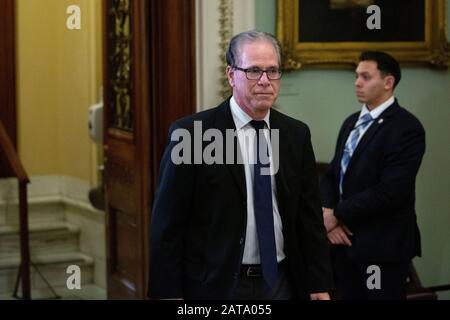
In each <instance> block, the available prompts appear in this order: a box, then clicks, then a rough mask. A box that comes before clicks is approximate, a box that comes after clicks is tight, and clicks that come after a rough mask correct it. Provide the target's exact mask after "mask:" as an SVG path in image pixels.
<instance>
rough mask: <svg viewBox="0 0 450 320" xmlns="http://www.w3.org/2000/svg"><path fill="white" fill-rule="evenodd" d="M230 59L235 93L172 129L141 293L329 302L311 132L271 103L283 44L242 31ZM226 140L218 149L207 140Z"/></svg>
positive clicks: (277, 83)
mask: <svg viewBox="0 0 450 320" xmlns="http://www.w3.org/2000/svg"><path fill="white" fill-rule="evenodd" d="M227 63H228V67H227V69H226V73H227V76H228V81H229V84H230V86H231V87H232V90H233V95H232V97H231V98H229V99H227V100H226V101H224V102H223V103H221V104H220V105H219V106H218V107H216V108H214V109H211V110H207V111H204V112H200V113H197V114H195V115H192V116H189V117H186V118H184V119H181V120H178V121H176V122H175V123H174V124H173V125H172V127H171V129H170V133H169V135H170V137H171V141H170V142H169V145H168V147H167V149H166V151H165V153H164V156H163V159H162V163H161V171H160V179H159V186H158V190H157V193H156V198H155V202H154V207H153V214H152V219H151V220H152V222H151V230H150V237H151V239H150V242H151V245H150V250H151V252H150V279H149V295H150V297H151V298H156V299H170V298H184V299H291V298H304V297H307V298H311V299H328V298H329V295H328V293H327V291H328V290H329V289H330V288H331V286H332V284H331V281H332V280H331V278H332V277H331V268H330V264H329V263H330V261H329V251H328V241H327V238H326V232H325V228H324V225H323V217H322V212H321V209H320V191H319V185H318V181H317V174H316V167H315V166H316V165H315V159H314V154H313V149H312V146H311V141H310V133H309V129H308V127H307V126H306V125H305V124H304V123H302V122H300V121H298V120H295V119H292V118H290V117H288V116H285V115H283V114H281V113H280V112H278V111H275V110H273V109H271V108H272V106H273V104H274V103H275V100H276V98H277V96H278V93H279V89H280V78H281V70H280V66H281V54H280V47H279V44H278V42H277V41H276V40H275V38H273V36H271V35H269V34H266V33H263V32H257V31H250V32H244V33H241V34H239V35H237V36H235V37H234V38H233V39H232V40H231V42H230V45H229V48H228V51H227ZM230 130H231V132H232V133H233V134H234V136H233V134H232V135H230V134H229V131H230ZM200 131H201V132H205V136H207V135H208V136H209V138H206V139H204V140H203V141H201V142H200V143H199V144H197V146H196V145H195V142H194V146H188V147H186V148H180V145H179V143H180V142H179V141H176V140H177V139H176V138H175V139H174V136H175V137H181V136H185V137H186V136H187V137H193V138H194V140H195V139H196V135H197V138H198V133H199V132H200ZM208 132H209V133H210V134H207V133H208ZM255 133H256V135H255ZM205 136H204V137H205ZM212 136H214V139H212ZM230 137H233V141H232V143H231V144H230V143H229V141H226V142H225V141H224V143H223V146H227V147H226V148H220V147H217V148H212V149H214V152H212V151H211V146H210V145H208V144H207V142H208V141H211V140H214V142H217V143H218V144H217V145H220V143H219V140H220V141H222V140H227V139H230ZM275 137H277V138H276V139H274V138H275ZM186 140H188V141H189V138H186ZM274 140H276V141H274ZM268 141H270V142H271V143H268ZM277 142H278V143H277ZM211 143H212V142H211ZM230 145H231V146H232V147H231V148H229V146H230ZM267 152H269V156H268V157H267ZM202 153H203V159H199V157H200V158H201V157H202ZM208 155H210V156H211V158H213V160H214V161H212V162H211V159H205V158H204V157H205V156H208ZM264 155H265V156H266V157H264ZM191 156H192V157H191ZM174 157H175V158H176V159H174ZM190 158H196V159H194V161H190ZM263 158H266V159H263ZM230 159H231V160H235V161H230ZM239 159H240V160H241V161H238V160H239ZM252 159H253V161H251V160H252ZM199 160H201V161H199ZM264 160H265V161H264ZM268 170H269V171H268ZM267 172H269V174H267Z"/></svg>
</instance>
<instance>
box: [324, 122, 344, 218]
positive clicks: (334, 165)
mask: <svg viewBox="0 0 450 320" xmlns="http://www.w3.org/2000/svg"><path fill="white" fill-rule="evenodd" d="M346 123H347V121H346V122H344V124H343V125H342V127H341V129H340V131H339V134H338V139H337V142H336V150H335V152H334V158H333V160H331V162H330V165H329V166H328V169H327V171H326V173H325V174H324V175H323V177H322V178H321V179H320V195H321V197H322V207H325V208H331V209H333V208H334V207H335V206H336V204H337V203H338V201H339V181H337V178H336V172H339V170H340V168H339V167H340V163H339V159H337V157H338V147H339V145H340V139H343V137H342V135H343V131H344V128H345V127H346V125H347V124H346Z"/></svg>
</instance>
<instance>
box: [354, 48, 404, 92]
mask: <svg viewBox="0 0 450 320" xmlns="http://www.w3.org/2000/svg"><path fill="white" fill-rule="evenodd" d="M359 61H360V62H361V61H375V62H376V63H377V68H378V70H380V72H381V74H382V76H383V77H385V76H387V75H391V76H393V77H394V79H395V82H394V88H395V87H396V86H397V84H398V83H399V82H400V79H401V78H402V72H401V70H400V65H399V63H398V61H397V60H395V59H394V57H393V56H391V55H390V54H388V53H386V52H381V51H365V52H363V53H361V55H360V56H359Z"/></svg>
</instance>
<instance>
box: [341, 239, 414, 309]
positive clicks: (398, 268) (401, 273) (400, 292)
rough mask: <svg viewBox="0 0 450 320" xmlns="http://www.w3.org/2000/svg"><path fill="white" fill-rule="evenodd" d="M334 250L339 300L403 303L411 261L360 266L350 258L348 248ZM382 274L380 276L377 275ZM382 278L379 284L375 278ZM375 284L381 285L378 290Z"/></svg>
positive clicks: (363, 263)
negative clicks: (399, 301)
mask: <svg viewBox="0 0 450 320" xmlns="http://www.w3.org/2000/svg"><path fill="white" fill-rule="evenodd" d="M335 249H337V250H333V267H334V277H335V284H336V292H335V296H334V298H335V299H338V300H404V299H406V280H407V277H408V271H409V266H410V263H411V261H410V260H407V261H395V262H376V261H374V262H359V261H353V260H352V259H350V258H348V256H347V253H346V250H345V248H342V247H341V248H335ZM378 271H379V272H378ZM378 275H379V281H378V282H377V281H376V278H375V277H377V276H378ZM374 284H379V288H378V287H375V286H374Z"/></svg>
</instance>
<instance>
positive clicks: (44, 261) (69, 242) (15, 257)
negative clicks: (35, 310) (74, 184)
mask: <svg viewBox="0 0 450 320" xmlns="http://www.w3.org/2000/svg"><path fill="white" fill-rule="evenodd" d="M0 189H1V188H0ZM82 211H83V209H82V208H81V209H80V208H79V207H76V206H74V205H73V204H70V203H68V202H67V201H65V200H64V199H63V198H61V197H40V198H37V199H29V237H30V241H29V243H30V256H31V262H32V265H31V266H30V278H31V280H30V282H31V289H32V298H33V299H36V298H44V299H48V298H54V297H55V296H54V294H53V292H52V290H50V289H48V285H47V283H46V282H45V281H44V279H45V280H46V281H47V282H48V283H49V284H50V285H51V287H52V288H53V289H55V290H56V292H57V294H58V295H59V296H61V297H62V298H65V297H66V296H70V297H72V298H74V297H75V298H76V295H78V297H79V298H80V299H82V298H83V297H82V294H83V290H84V289H85V288H92V287H95V288H96V292H97V293H98V292H99V294H98V295H97V296H93V298H98V299H102V298H103V299H104V298H105V290H104V289H102V288H99V287H98V282H100V283H104V281H98V280H99V279H97V281H96V276H97V278H101V277H102V276H104V270H99V268H98V267H99V266H97V270H96V269H95V267H96V265H95V262H96V260H97V261H101V260H99V259H98V258H96V257H95V256H93V255H91V254H90V253H91V252H89V251H90V250H89V248H88V247H89V245H86V243H87V240H86V239H90V241H97V242H99V243H104V239H102V238H100V237H102V234H101V233H98V234H97V236H98V237H99V238H98V239H95V238H93V235H92V234H93V233H95V232H96V231H95V230H84V228H83V227H84V226H85V225H89V224H91V223H90V222H89V221H87V222H86V221H85V222H84V223H83V222H82V219H83V218H80V214H79V213H80V212H82ZM85 211H86V210H85ZM83 214H84V216H89V214H90V213H89V212H87V213H86V212H84V213H83ZM83 214H82V215H83ZM99 225H100V224H99ZM89 234H90V235H89ZM94 236H95V235H94ZM83 237H84V238H83ZM86 237H87V238H86ZM83 243H84V247H85V248H82V247H83V245H82V244H83ZM93 245H94V246H95V244H93ZM101 249H102V247H101V246H100V247H99V249H98V250H101ZM101 254H104V253H103V252H102V253H100V254H97V256H98V255H101ZM103 259H104V257H103ZM103 261H104V260H103ZM19 265H20V242H19V224H18V204H17V203H15V202H14V201H11V200H9V201H7V202H6V201H2V200H1V199H0V299H2V298H8V297H9V298H11V297H12V294H13V291H14V286H15V282H16V279H17V274H18V268H19ZM70 265H77V266H79V267H80V269H81V279H80V280H81V290H68V289H67V285H66V282H67V279H68V277H69V276H70V275H71V274H68V273H66V271H67V268H68V267H69V266H70ZM101 267H104V263H103V266H101ZM103 269H104V268H103ZM39 273H40V274H41V275H42V276H43V278H44V279H43V278H42V277H41V276H40V274H39ZM96 282H97V283H96ZM96 284H97V285H96ZM18 294H19V296H21V290H20V287H19V291H18Z"/></svg>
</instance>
